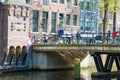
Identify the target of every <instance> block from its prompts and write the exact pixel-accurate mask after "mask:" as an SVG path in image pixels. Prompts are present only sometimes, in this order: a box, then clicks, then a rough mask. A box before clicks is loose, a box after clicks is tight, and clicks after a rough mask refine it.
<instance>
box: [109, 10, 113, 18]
mask: <svg viewBox="0 0 120 80" xmlns="http://www.w3.org/2000/svg"><path fill="white" fill-rule="evenodd" d="M112 18H113V13H112V12H110V11H109V12H108V19H109V20H112Z"/></svg>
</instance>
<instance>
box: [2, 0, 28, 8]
mask: <svg viewBox="0 0 120 80" xmlns="http://www.w3.org/2000/svg"><path fill="white" fill-rule="evenodd" d="M2 3H3V4H13V5H18V6H26V7H30V5H29V4H27V3H26V2H25V1H24V0H3V1H2Z"/></svg>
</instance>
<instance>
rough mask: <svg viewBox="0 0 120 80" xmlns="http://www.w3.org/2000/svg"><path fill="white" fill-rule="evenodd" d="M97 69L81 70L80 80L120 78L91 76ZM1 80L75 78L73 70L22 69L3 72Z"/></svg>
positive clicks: (71, 79)
mask: <svg viewBox="0 0 120 80" xmlns="http://www.w3.org/2000/svg"><path fill="white" fill-rule="evenodd" d="M95 71H96V70H95V69H90V68H89V69H84V70H81V78H80V80H120V78H119V77H114V78H111V77H108V78H107V77H104V78H91V73H92V72H95ZM0 80H75V79H74V71H73V70H55V71H21V72H9V73H1V74H0Z"/></svg>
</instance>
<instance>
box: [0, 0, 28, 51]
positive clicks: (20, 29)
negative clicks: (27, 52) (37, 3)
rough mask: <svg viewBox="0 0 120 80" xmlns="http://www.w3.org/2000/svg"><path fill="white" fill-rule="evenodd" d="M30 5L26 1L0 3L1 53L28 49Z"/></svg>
mask: <svg viewBox="0 0 120 80" xmlns="http://www.w3.org/2000/svg"><path fill="white" fill-rule="evenodd" d="M29 7H30V6H29V5H28V2H27V1H26V0H22V1H21V0H17V1H16V0H7V1H6V0H4V1H1V3H0V37H1V38H0V51H1V52H4V51H8V50H10V49H14V50H16V49H19V50H20V51H21V49H22V48H23V47H27V45H29V43H28V40H29V39H28V32H29Z"/></svg>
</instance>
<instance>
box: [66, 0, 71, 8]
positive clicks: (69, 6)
mask: <svg viewBox="0 0 120 80" xmlns="http://www.w3.org/2000/svg"><path fill="white" fill-rule="evenodd" d="M67 9H71V0H67Z"/></svg>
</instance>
